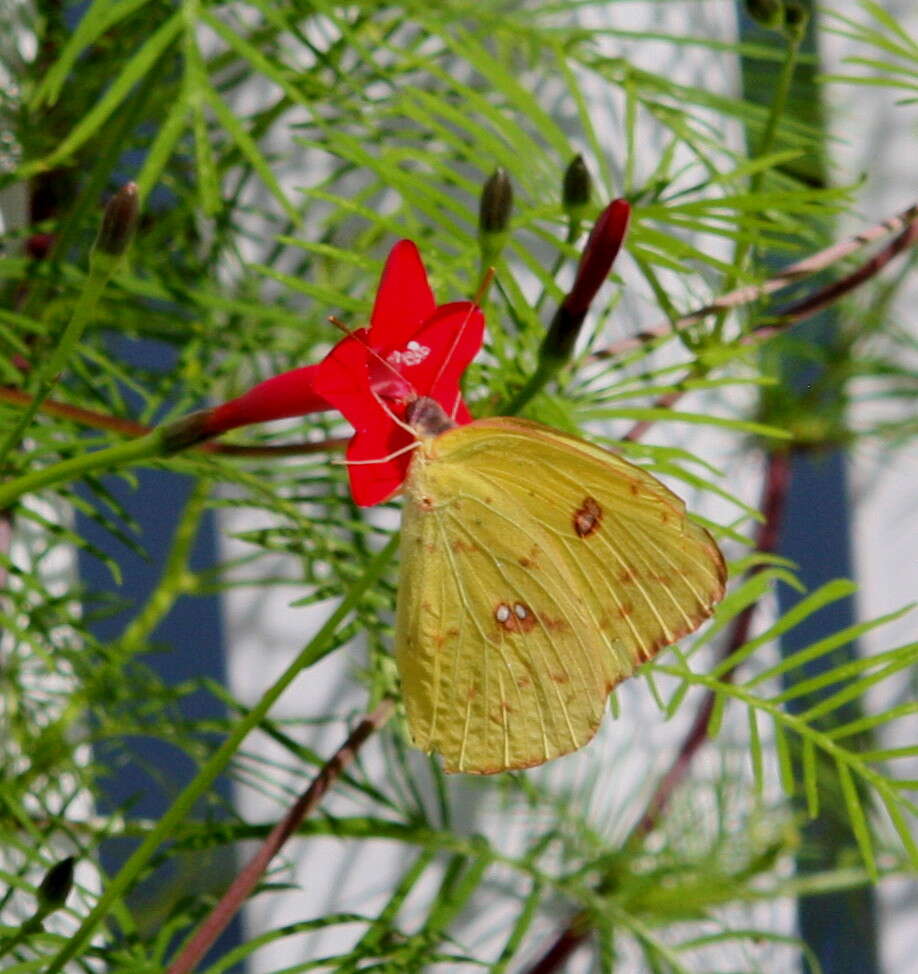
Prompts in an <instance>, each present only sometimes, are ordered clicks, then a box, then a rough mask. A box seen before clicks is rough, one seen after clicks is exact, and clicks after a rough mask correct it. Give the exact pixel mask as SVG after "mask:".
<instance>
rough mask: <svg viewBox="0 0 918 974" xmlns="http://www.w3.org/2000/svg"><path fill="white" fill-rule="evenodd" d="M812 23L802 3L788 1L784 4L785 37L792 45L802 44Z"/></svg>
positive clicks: (793, 0) (794, 0) (792, 0)
mask: <svg viewBox="0 0 918 974" xmlns="http://www.w3.org/2000/svg"><path fill="white" fill-rule="evenodd" d="M809 23H810V13H809V11H808V10H807V9H806V7H805V6H804V5H803V4H802V3H797V2H796V0H787V2H786V3H785V4H784V35H785V37H787V39H788V40H789V41H790V42H791V43H792V44H800V43H802V42H803V38H804V36H805V35H806V29H807V27H808V26H809Z"/></svg>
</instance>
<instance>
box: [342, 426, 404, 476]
mask: <svg viewBox="0 0 918 974" xmlns="http://www.w3.org/2000/svg"><path fill="white" fill-rule="evenodd" d="M412 432H413V431H412ZM420 445H421V441H420V440H415V441H414V442H413V443H409V444H408V445H407V446H403V447H401V448H400V449H398V450H395V451H393V452H392V453H389V454H387V455H386V456H384V457H378V458H374V459H373V460H332V461H331V462H332V464H334V465H335V466H342V467H366V466H369V465H370V464H371V463H387V462H388V461H389V460H394V459H395V458H396V457H400V456H401V455H402V454H403V453H409V452H410V451H411V450H416V449H417V448H418V447H419V446H420Z"/></svg>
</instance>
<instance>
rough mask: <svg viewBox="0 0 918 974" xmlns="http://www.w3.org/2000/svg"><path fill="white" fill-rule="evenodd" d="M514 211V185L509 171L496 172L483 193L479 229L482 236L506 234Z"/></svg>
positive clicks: (501, 169)
mask: <svg viewBox="0 0 918 974" xmlns="http://www.w3.org/2000/svg"><path fill="white" fill-rule="evenodd" d="M512 211H513V184H512V183H511V182H510V177H509V176H508V175H507V171H506V170H505V169H503V168H501V167H498V168H497V169H495V170H494V172H493V173H492V175H491V176H490V177H489V179H488V181H487V182H486V183H485V184H484V189H482V191H481V203H480V205H479V209H478V229H479V231H480V232H481V233H482V234H497V233H504V232H505V231H506V229H507V227H508V226H509V224H510V214H511V212H512Z"/></svg>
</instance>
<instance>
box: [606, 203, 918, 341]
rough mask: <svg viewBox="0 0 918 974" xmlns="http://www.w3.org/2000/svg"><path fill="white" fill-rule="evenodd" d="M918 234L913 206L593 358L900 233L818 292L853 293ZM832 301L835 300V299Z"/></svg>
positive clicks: (752, 297)
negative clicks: (836, 290) (853, 270)
mask: <svg viewBox="0 0 918 974" xmlns="http://www.w3.org/2000/svg"><path fill="white" fill-rule="evenodd" d="M916 232H918V203H913V204H912V205H911V206H909V207H907V208H906V209H905V210H903V211H902V212H901V213H898V214H896V216H893V217H890V218H889V219H888V220H883V221H882V222H881V223H877V224H875V225H874V226H872V227H869V228H868V229H867V230H862V231H861V232H860V233H858V234H856V235H855V236H853V237H849V238H848V239H847V240H843V241H841V242H840V243H836V244H832V246H831V247H827V248H826V249H825V250H820V251H819V252H818V253H815V254H811V255H810V256H809V257H807V258H805V259H804V260H801V261H798V262H797V263H796V264H790V265H789V266H787V267H785V268H784V270H782V271H781V272H779V273H778V274H777V275H775V277H772V278H769V279H768V280H767V281H765V282H764V283H763V284H751V285H747V286H745V287H741V288H738V289H737V290H735V291H730V292H729V293H727V294H723V295H721V296H720V297H719V298H716V299H715V300H714V301H712V302H711V303H710V304H706V305H704V306H703V307H701V308H698V309H697V310H695V311H692V312H690V313H689V314H687V315H684V316H683V317H682V318H679V319H678V320H677V321H675V322H672V321H663V322H660V324H658V325H654V326H653V327H651V328H648V329H645V330H644V331H642V332H641V333H640V334H638V335H632V336H630V337H629V338H625V339H622V341H620V342H616V343H615V344H614V345H610V346H608V347H607V348H603V349H599V350H597V351H595V352H594V353H593V355H592V358H594V359H608V358H618V357H620V356H621V355H623V354H624V353H625V352H630V351H632V350H633V349H635V348H640V347H641V346H643V345H646V344H647V343H648V342H651V341H653V340H655V339H657V338H665V337H666V336H667V335H671V334H672V333H673V332H676V331H681V330H682V329H684V328H688V327H690V326H691V325H697V324H698V323H699V322H701V321H704V319H705V318H707V317H709V316H710V315H714V314H718V313H719V312H721V311H727V310H730V309H731V308H738V307H742V306H743V305H745V304H751V303H752V302H753V301H757V300H758V299H759V298H763V297H767V296H768V295H769V294H774V293H775V292H776V291H781V290H783V289H784V288H786V287H788V286H789V285H791V284H795V283H797V282H799V281H800V280H802V279H803V278H806V277H809V276H810V275H812V274H815V273H816V272H817V271H821V270H825V268H827V267H830V266H831V265H832V264H835V263H837V262H838V261H840V260H843V259H844V258H845V257H848V256H850V255H851V254H853V253H855V252H856V251H858V250H860V249H862V248H863V247H865V246H867V245H868V244H871V243H874V242H875V241H877V240H880V239H882V238H883V237H887V236H889V234H891V233H898V234H899V236H898V237H897V238H896V240H894V241H893V242H892V244H890V245H889V246H888V247H886V248H884V250H882V251H880V253H878V254H877V255H876V257H874V258H872V259H871V260H869V261H867V263H866V264H864V265H863V266H862V267H861V268H859V270H857V271H855V272H854V274H852V275H849V276H848V277H844V278H842V280H841V281H839V282H838V284H835V285H830V286H829V287H828V288H824V289H822V290H821V291H819V292H817V294H819V295H823V296H825V295H826V294H827V293H828V292H831V291H832V290H833V289H834V288H836V287H838V286H840V285H843V284H844V283H846V282H848V281H849V280H851V281H852V283H851V284H850V286H848V287H846V288H845V290H850V289H851V288H852V287H856V286H857V285H859V284H861V283H862V282H863V281H864V280H866V279H867V278H868V277H872V276H873V275H874V274H876V273H877V271H878V270H880V268H881V267H882V266H884V265H885V264H886V263H888V262H889V260H891V259H892V258H893V257H894V256H895V255H896V254H898V253H899V252H900V251H901V250H903V249H905V248H906V247H908V246H910V245H911V244H913V243H914V242H915V234H916ZM861 275H863V276H861ZM842 293H844V292H842ZM837 296H838V295H835V297H837ZM814 297H815V296H814ZM832 299H833V300H834V297H833V298H832ZM810 300H812V298H805V299H804V301H803V302H802V304H803V303H806V302H808V301H810ZM795 308H797V306H791V308H789V309H787V311H785V314H791V313H794V311H795ZM795 320H796V319H795ZM785 324H786V323H785ZM782 327H784V324H779V325H766V326H763V327H762V328H761V329H756V330H755V331H754V332H753V333H752V334H753V335H759V337H764V336H763V335H762V334H761V333H763V332H767V333H769V334H770V333H771V331H770V329H772V328H774V329H776V330H781V328H782ZM744 340H746V341H748V340H751V336H750V335H747V336H745V339H744Z"/></svg>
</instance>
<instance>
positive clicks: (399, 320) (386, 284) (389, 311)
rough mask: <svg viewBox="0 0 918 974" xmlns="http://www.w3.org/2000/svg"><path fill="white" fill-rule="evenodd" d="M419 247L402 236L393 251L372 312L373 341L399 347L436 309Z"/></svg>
mask: <svg viewBox="0 0 918 974" xmlns="http://www.w3.org/2000/svg"><path fill="white" fill-rule="evenodd" d="M436 307H437V306H436V302H435V301H434V296H433V292H432V291H431V290H430V285H429V284H428V283H427V272H426V271H425V270H424V265H423V264H422V263H421V255H420V254H419V253H418V248H417V247H415V245H414V244H413V243H412V242H411V241H410V240H399V242H398V243H397V244H396V245H395V246H394V247H393V248H392V250H390V251H389V256H388V258H387V259H386V266H385V267H384V268H383V272H382V277H381V278H380V280H379V290H378V291H377V292H376V301H375V303H374V305H373V314H372V315H371V316H370V344H371V345H372V346H373V347H374V348H381V347H383V346H386V347H387V348H398V347H400V346H402V345H404V344H406V343H407V341H408V339H409V338H411V337H412V335H414V333H415V332H416V331H417V330H418V328H419V327H420V326H421V325H422V324H423V322H424V321H425V320H426V319H427V318H429V317H430V316H431V315H432V314H433V313H434V311H435V310H436Z"/></svg>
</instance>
